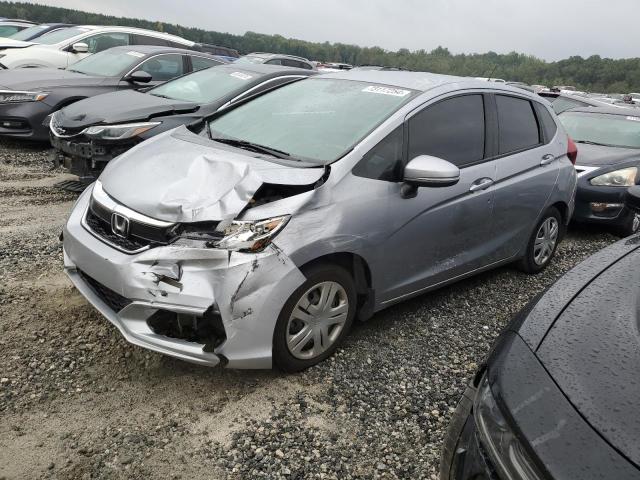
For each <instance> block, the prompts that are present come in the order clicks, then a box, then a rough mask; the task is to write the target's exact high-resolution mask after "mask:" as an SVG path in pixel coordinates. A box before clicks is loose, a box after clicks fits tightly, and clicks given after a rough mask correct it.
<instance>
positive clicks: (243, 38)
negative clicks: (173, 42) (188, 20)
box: [0, 1, 640, 93]
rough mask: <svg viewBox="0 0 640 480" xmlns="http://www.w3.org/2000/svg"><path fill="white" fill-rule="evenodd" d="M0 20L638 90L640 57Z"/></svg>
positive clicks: (23, 10)
mask: <svg viewBox="0 0 640 480" xmlns="http://www.w3.org/2000/svg"><path fill="white" fill-rule="evenodd" d="M0 16H2V17H9V18H25V19H28V20H32V21H36V22H66V23H75V24H85V25H122V26H131V27H139V28H146V29H151V30H159V31H162V32H166V33H171V34H174V35H179V36H181V37H184V38H187V39H189V40H192V41H194V42H202V43H210V44H216V45H224V46H226V47H230V48H234V49H236V50H238V51H239V52H240V53H248V52H256V51H260V52H274V53H288V54H292V55H299V56H302V57H306V58H308V59H310V60H318V61H322V62H344V63H350V64H353V65H386V66H392V67H400V68H406V69H409V70H416V71H428V72H434V73H443V74H450V75H462V76H471V77H493V78H503V79H506V80H510V81H519V82H526V83H528V84H542V85H547V86H552V85H574V86H575V87H576V88H578V89H579V90H586V91H590V92H604V93H609V92H617V93H629V92H632V91H638V90H640V58H629V59H620V60H614V59H610V58H601V57H600V56H598V55H594V56H591V57H589V58H582V57H579V56H574V57H570V58H568V59H565V60H560V61H557V62H546V61H544V60H541V59H539V58H536V57H534V56H531V55H524V54H521V53H516V52H511V53H508V54H498V53H495V52H488V53H482V54H477V53H474V54H455V55H454V54H452V53H451V52H450V51H449V50H448V49H447V48H444V47H438V48H436V49H435V50H431V51H427V50H415V51H409V50H408V49H406V48H402V49H400V50H398V51H395V52H394V51H389V50H385V49H383V48H380V47H359V46H357V45H347V44H343V43H330V42H324V43H316V42H307V41H303V40H297V39H293V38H285V37H283V36H281V35H264V34H260V33H255V32H246V33H245V34H244V35H234V34H230V33H223V32H216V31H208V30H203V29H200V28H193V27H184V26H181V25H174V24H170V23H164V22H154V21H149V20H142V19H135V18H126V17H115V16H111V15H102V14H96V13H89V12H83V11H79V10H71V9H67V8H59V7H50V6H45V5H38V4H31V3H23V2H8V1H0Z"/></svg>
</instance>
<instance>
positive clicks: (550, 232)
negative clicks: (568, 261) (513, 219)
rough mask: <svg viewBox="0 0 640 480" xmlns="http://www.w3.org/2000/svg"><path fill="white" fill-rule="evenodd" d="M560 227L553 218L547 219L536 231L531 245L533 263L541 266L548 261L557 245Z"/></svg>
mask: <svg viewBox="0 0 640 480" xmlns="http://www.w3.org/2000/svg"><path fill="white" fill-rule="evenodd" d="M559 232H560V225H559V223H558V220H557V219H556V218H555V217H549V218H547V219H546V220H545V221H544V222H542V225H540V228H539V229H538V232H537V233H536V240H535V242H534V244H533V261H534V262H536V265H538V266H542V265H544V264H545V263H547V262H548V261H549V259H550V258H551V255H553V251H554V250H555V248H556V243H558V233H559Z"/></svg>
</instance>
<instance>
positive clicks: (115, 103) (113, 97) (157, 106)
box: [0, 78, 198, 129]
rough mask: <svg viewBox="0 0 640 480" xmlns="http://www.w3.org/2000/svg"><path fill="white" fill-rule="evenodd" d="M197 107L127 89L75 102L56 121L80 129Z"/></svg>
mask: <svg viewBox="0 0 640 480" xmlns="http://www.w3.org/2000/svg"><path fill="white" fill-rule="evenodd" d="M0 82H2V79H1V78H0ZM197 108H198V105H197V104H195V103H190V102H182V101H180V100H171V99H168V98H161V97H156V96H155V95H150V94H148V93H143V92H136V91H135V90H125V91H120V92H111V93H105V94H104V95H96V96H95V97H90V98H87V99H85V100H81V101H80V102H76V103H72V104H71V105H69V106H68V107H65V108H63V109H62V110H61V111H60V113H59V114H58V116H57V121H58V124H59V125H60V126H61V127H64V128H69V129H80V128H85V127H89V126H91V125H98V124H113V123H127V122H135V121H141V120H147V119H149V118H151V117H157V116H161V115H169V114H171V113H179V112H192V111H194V110H197Z"/></svg>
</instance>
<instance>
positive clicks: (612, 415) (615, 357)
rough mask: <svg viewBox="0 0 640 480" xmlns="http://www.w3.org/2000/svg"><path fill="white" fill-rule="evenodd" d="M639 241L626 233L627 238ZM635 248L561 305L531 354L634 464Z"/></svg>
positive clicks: (638, 278) (639, 260) (638, 351)
mask: <svg viewBox="0 0 640 480" xmlns="http://www.w3.org/2000/svg"><path fill="white" fill-rule="evenodd" d="M631 241H634V242H636V243H637V242H639V241H640V237H631V238H630V239H629V240H628V242H631ZM638 265H640V249H636V250H633V251H632V253H629V254H628V255H626V256H624V257H623V258H621V259H620V260H619V261H618V262H617V263H615V264H613V265H612V266H611V267H609V268H608V269H606V270H605V271H604V272H602V273H601V274H600V275H599V276H597V277H596V278H595V279H594V280H593V281H592V282H591V283H590V284H589V285H587V286H586V287H585V288H584V289H583V290H582V292H580V294H579V295H578V296H577V297H576V298H574V300H573V301H572V302H571V303H570V304H569V305H568V306H567V308H566V309H565V310H564V311H563V312H562V314H561V315H560V317H559V318H558V319H557V320H556V322H555V323H554V325H553V327H552V328H551V329H550V330H549V332H548V334H547V336H546V337H545V339H544V341H543V342H542V344H541V346H540V348H539V349H538V351H537V352H536V355H537V356H538V358H539V359H540V361H541V362H542V363H543V364H544V367H545V368H546V370H547V371H548V372H549V374H550V375H551V376H552V377H553V379H554V381H555V382H556V383H557V384H558V386H559V387H560V388H561V389H562V391H563V393H564V394H565V395H566V396H567V398H568V399H569V401H570V402H571V403H572V404H573V406H574V407H575V408H576V409H577V410H578V411H579V412H580V414H581V415H582V416H583V417H584V418H585V419H586V420H587V422H589V424H591V426H592V427H593V428H594V429H595V430H596V431H598V432H599V433H600V434H601V435H602V436H603V437H604V438H605V439H606V440H607V441H608V442H609V443H610V444H611V445H613V446H614V447H615V448H616V449H618V450H619V451H620V452H622V453H623V454H624V455H625V456H626V457H628V458H629V459H630V460H631V461H632V462H634V463H635V464H636V465H638V464H640V441H638V439H640V415H638V402H639V401H640V400H639V399H640V380H639V379H638V375H639V373H638V372H640V331H639V329H640V324H639V322H640V269H639V268H638Z"/></svg>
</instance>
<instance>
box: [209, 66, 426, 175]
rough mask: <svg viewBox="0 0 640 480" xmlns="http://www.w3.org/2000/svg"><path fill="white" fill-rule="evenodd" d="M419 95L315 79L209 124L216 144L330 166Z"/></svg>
mask: <svg viewBox="0 0 640 480" xmlns="http://www.w3.org/2000/svg"><path fill="white" fill-rule="evenodd" d="M415 94H416V92H415V91H413V90H409V89H405V88H398V87H392V86H386V85H380V84H371V83H366V82H361V81H353V80H344V79H328V78H321V77H315V78H310V79H305V80H301V81H299V82H295V83H292V84H289V85H285V86H283V87H281V88H278V89H276V90H274V91H271V92H268V93H266V94H265V95H262V96H260V97H258V98H256V99H254V100H252V101H250V102H248V103H246V104H243V105H240V106H239V107H237V108H235V109H233V110H231V111H229V112H228V113H226V114H225V115H222V116H221V117H218V118H216V119H214V120H213V121H212V122H211V123H210V133H211V136H212V138H214V139H215V138H216V137H220V138H224V139H232V140H240V141H243V142H250V143H254V144H259V145H261V146H266V147H269V148H271V149H276V150H279V151H281V152H286V153H287V154H289V155H290V156H291V157H292V158H293V159H300V160H304V161H306V162H309V163H315V164H318V165H326V164H329V163H332V162H334V161H335V160H338V159H339V158H341V157H342V156H343V155H345V154H346V153H347V152H349V151H350V150H351V149H352V148H353V147H354V146H355V145H356V144H357V143H358V142H360V141H361V140H362V139H363V138H364V137H366V136H367V135H368V134H369V133H370V132H371V131H372V130H373V129H374V128H376V127H377V126H378V125H380V124H381V123H382V122H384V121H385V120H386V119H387V118H389V117H390V116H391V115H392V114H393V113H394V112H396V111H397V110H398V109H399V108H400V107H401V106H402V105H404V104H405V103H406V102H407V101H409V100H410V99H411V98H413V97H414V95H415Z"/></svg>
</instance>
